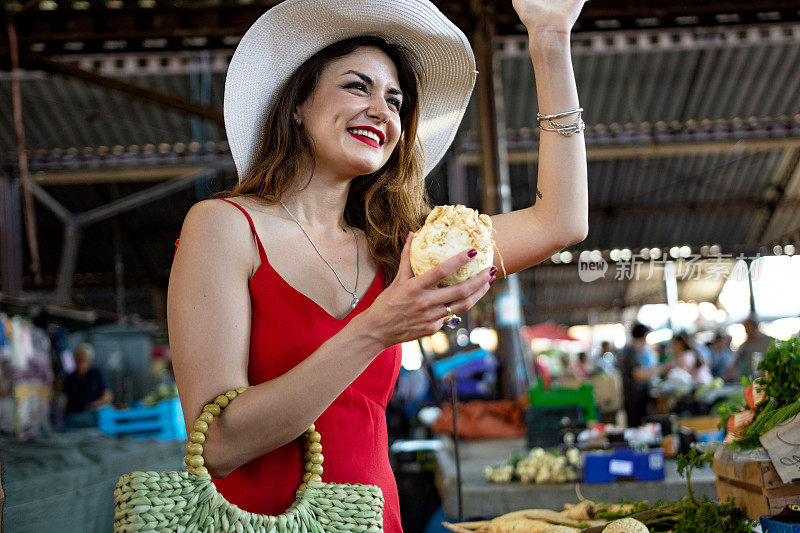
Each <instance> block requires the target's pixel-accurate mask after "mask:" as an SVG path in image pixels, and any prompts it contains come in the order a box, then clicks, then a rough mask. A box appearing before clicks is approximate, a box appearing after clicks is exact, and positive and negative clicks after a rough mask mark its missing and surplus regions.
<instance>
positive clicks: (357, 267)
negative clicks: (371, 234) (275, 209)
mask: <svg viewBox="0 0 800 533" xmlns="http://www.w3.org/2000/svg"><path fill="white" fill-rule="evenodd" d="M278 203H280V204H281V206H283V209H284V211H286V213H287V214H288V215H289V216H290V217H292V220H294V221H295V222H297V225H298V226H300V229H301V230H302V231H303V233H304V234H305V236H306V238H307V239H308V242H310V243H311V246H313V247H314V250H316V251H317V255H319V256H320V257H321V258H322V260H323V261H325V264H326V265H328V268H330V269H331V271H332V272H333V275H334V276H336V281H338V282H339V285H341V286H342V288H343V289H344V290H345V291H346V292H347V293H348V294H349V295H350V296H352V297H353V303H351V304H350V309H351V310H352V309H355V308H356V306H357V305H358V302H359V301H360V300H359V299H358V296H357V294H356V291H357V290H358V275H359V274H360V267H359V257H358V237H357V236H356V230H354V229H353V228H350V231H352V232H353V238H354V239H355V241H356V286H355V287H354V288H353V290H352V291H351V290H350V289H348V288H347V287H345V285H344V283H342V279H341V278H340V277H339V274H337V273H336V269H335V268H333V266H332V265H331V264H330V263H329V262H328V260H327V259H325V258H324V257H323V256H322V253H321V252H320V251H319V248H317V245H316V244H314V241H313V240H311V237H310V236H309V234H308V232H307V231H306V229H305V228H304V227H303V225H302V224H300V221H299V220H297V219H296V218H294V215H293V214H292V213H291V211H289V209H287V207H286V206H285V205H284V203H283V202H282V201H281V200H278Z"/></svg>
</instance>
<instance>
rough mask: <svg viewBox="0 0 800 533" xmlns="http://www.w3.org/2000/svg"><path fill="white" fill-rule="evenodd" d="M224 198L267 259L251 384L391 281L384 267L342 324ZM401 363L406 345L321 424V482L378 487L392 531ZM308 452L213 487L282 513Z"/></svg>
mask: <svg viewBox="0 0 800 533" xmlns="http://www.w3.org/2000/svg"><path fill="white" fill-rule="evenodd" d="M223 200H225V199H223ZM225 201H226V202H228V203H231V204H233V205H235V206H236V207H238V208H239V209H240V210H241V211H242V212H243V213H244V215H245V216H246V217H247V220H248V221H249V222H250V228H251V229H252V231H253V235H254V236H255V239H256V242H257V244H258V253H259V255H260V256H261V265H260V266H259V267H258V270H257V271H256V273H255V274H254V275H253V277H252V278H251V279H250V283H249V288H250V301H251V305H252V318H251V333H250V361H249V367H248V375H249V380H250V384H251V385H256V384H258V383H263V382H265V381H268V380H270V379H274V378H276V377H278V376H280V375H281V374H284V373H286V372H288V371H289V370H291V369H292V368H293V367H294V366H295V365H297V364H298V363H300V362H301V361H303V359H305V358H306V357H308V356H309V355H311V353H312V352H314V351H316V350H317V348H319V346H320V345H322V343H324V342H325V341H326V340H328V339H329V338H330V337H332V336H333V335H334V334H336V333H338V332H339V331H340V330H341V329H342V328H343V327H344V326H345V325H346V324H347V323H348V322H349V321H350V319H351V318H352V317H354V316H355V315H357V314H358V313H360V312H362V311H363V310H364V309H366V308H367V307H369V306H370V305H371V304H372V302H373V301H374V300H375V298H376V297H377V296H378V294H380V292H381V291H382V290H383V289H384V288H385V287H386V282H385V277H384V274H383V269H382V268H379V269H378V272H377V274H376V275H375V278H374V279H373V280H372V284H371V285H370V287H369V289H368V290H367V292H366V294H364V297H363V298H362V299H361V302H360V303H359V305H358V307H356V309H355V310H354V311H353V312H351V313H350V314H349V315H348V316H347V317H345V318H344V319H343V320H339V319H337V318H334V317H333V316H331V315H330V314H328V313H327V312H326V311H325V310H323V309H322V308H321V307H320V306H319V305H317V304H316V303H315V302H314V301H313V300H311V299H310V298H308V297H307V296H305V295H304V294H302V293H300V292H299V291H297V290H296V289H294V288H293V287H292V286H291V285H289V284H288V283H287V282H286V281H285V280H284V279H283V278H282V277H281V276H280V275H279V274H278V273H277V272H276V271H275V270H274V269H273V268H272V267H271V266H270V264H269V262H268V261H267V255H266V253H265V251H264V247H263V245H262V244H261V240H260V239H259V238H258V233H257V232H256V229H255V226H254V225H253V220H252V219H251V218H250V215H249V214H248V213H247V211H245V210H244V209H243V208H242V207H241V206H239V205H238V204H236V203H234V202H231V201H229V200H225ZM346 356H347V354H342V357H346ZM400 358H401V353H400V346H399V345H395V346H392V347H391V348H389V349H388V350H385V351H383V352H381V353H380V355H378V356H377V357H376V358H375V359H374V360H373V361H372V363H370V365H369V366H368V367H367V368H366V369H365V370H364V372H363V373H362V374H361V375H360V376H358V378H356V379H355V381H353V383H351V384H350V386H349V387H347V388H346V389H345V390H344V392H342V394H340V395H339V397H338V398H336V400H334V402H333V403H332V404H331V405H330V407H328V409H327V410H325V412H324V413H322V416H320V418H319V420H317V421H316V426H317V429H318V430H319V432H320V433H321V434H322V453H323V454H324V456H325V464H324V465H323V467H324V474H323V476H322V480H323V481H325V482H336V483H363V484H369V485H378V486H379V487H380V488H381V490H382V491H383V497H384V500H385V504H384V510H383V524H384V525H383V527H384V531H385V532H386V533H402V528H401V526H400V503H399V499H398V495H397V483H396V481H395V478H394V473H393V472H392V469H391V466H390V464H389V450H388V445H389V443H388V434H387V428H386V404H387V403H388V401H389V398H390V397H391V395H392V391H393V390H394V384H395V380H396V379H397V374H398V372H399V371H400ZM302 452H303V448H302V446H301V444H300V440H299V439H297V440H295V441H293V442H290V443H288V444H286V445H284V446H282V447H280V448H278V449H276V450H273V451H271V452H269V453H267V454H265V455H262V456H261V457H259V458H257V459H254V460H252V461H250V462H249V463H247V464H245V465H242V466H240V467H239V468H237V469H236V470H234V471H233V472H232V473H231V474H229V475H228V476H226V477H225V478H223V479H215V480H214V484H215V485H216V486H217V489H218V490H219V492H220V493H221V494H222V495H223V496H224V497H225V499H227V500H228V501H229V502H231V503H233V504H236V505H238V506H239V507H240V508H242V509H245V510H247V511H251V512H254V513H260V514H266V515H277V514H281V513H283V512H284V511H286V509H288V508H289V507H290V506H291V504H292V503H293V502H294V501H295V499H296V494H295V493H296V491H297V488H298V487H299V486H300V484H301V483H302V477H303V472H304V465H305V460H304V459H303V456H302Z"/></svg>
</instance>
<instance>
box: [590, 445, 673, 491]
mask: <svg viewBox="0 0 800 533" xmlns="http://www.w3.org/2000/svg"><path fill="white" fill-rule="evenodd" d="M661 479H664V450H663V449H661V448H653V449H650V450H644V451H634V450H631V449H630V448H619V449H617V450H613V451H599V452H586V453H584V454H583V480H584V482H585V483H611V482H614V481H658V480H661Z"/></svg>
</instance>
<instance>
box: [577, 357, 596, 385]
mask: <svg viewBox="0 0 800 533" xmlns="http://www.w3.org/2000/svg"><path fill="white" fill-rule="evenodd" d="M592 366H593V365H592V363H591V361H589V356H588V355H586V352H581V353H579V354H578V362H577V363H576V364H575V375H577V376H578V377H579V378H581V379H586V378H588V377H589V376H590V375H591V374H592V370H593V368H592Z"/></svg>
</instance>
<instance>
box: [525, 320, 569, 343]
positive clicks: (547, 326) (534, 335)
mask: <svg viewBox="0 0 800 533" xmlns="http://www.w3.org/2000/svg"><path fill="white" fill-rule="evenodd" d="M522 335H523V336H524V337H525V339H526V340H527V341H528V342H530V341H531V340H532V339H551V340H556V341H576V340H578V339H576V338H575V337H573V336H572V335H570V334H569V333H567V328H565V327H564V326H559V325H558V324H556V323H555V322H543V323H541V324H536V325H534V326H525V327H523V328H522Z"/></svg>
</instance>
